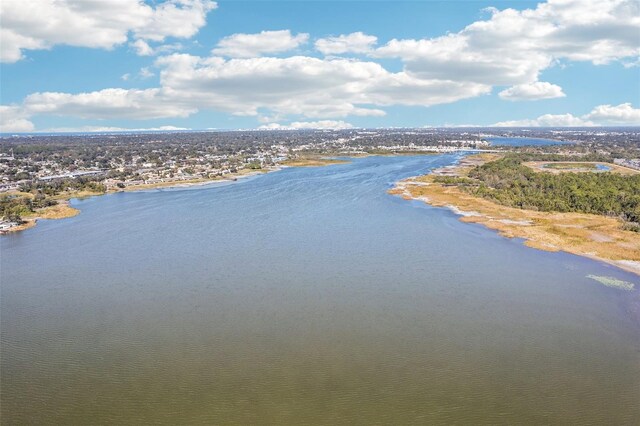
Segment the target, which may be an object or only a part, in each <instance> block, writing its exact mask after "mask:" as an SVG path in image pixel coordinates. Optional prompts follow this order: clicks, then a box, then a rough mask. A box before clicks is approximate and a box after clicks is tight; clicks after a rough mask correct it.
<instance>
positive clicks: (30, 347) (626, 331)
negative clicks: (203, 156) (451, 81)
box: [0, 155, 640, 425]
mask: <svg viewBox="0 0 640 426" xmlns="http://www.w3.org/2000/svg"><path fill="white" fill-rule="evenodd" d="M457 158H459V157H457V156H454V155H442V156H424V157H421V156H417V157H369V158H361V159H355V160H354V161H353V162H352V163H350V164H341V165H332V166H328V167H318V168H289V169H285V170H282V171H280V172H275V173H270V174H267V175H263V176H259V177H255V178H249V179H246V180H241V181H238V182H237V183H233V184H216V185H212V186H209V187H200V188H192V189H180V190H156V191H149V192H142V193H120V194H112V195H107V196H103V197H96V198H90V199H86V200H79V201H74V203H73V204H74V205H75V206H77V207H78V208H80V209H81V210H82V213H81V214H80V215H79V216H76V217H74V218H70V219H65V220H56V221H41V222H39V224H38V226H37V227H35V228H33V229H31V230H28V231H26V232H23V233H18V234H15V235H11V236H7V237H2V238H1V239H0V248H1V252H0V253H1V259H0V267H1V269H0V279H1V292H2V293H1V296H2V297H1V301H0V303H1V312H0V315H1V331H2V334H1V338H2V340H1V343H2V346H1V361H0V367H1V373H2V376H1V377H2V382H1V390H2V394H1V397H2V401H1V402H2V404H1V409H2V423H3V424H7V425H10V424H89V423H91V424H106V423H111V424H143V423H144V424H220V423H224V424H229V423H236V424H256V423H263V424H264V423H277V424H283V423H289V424H301V423H302V424H304V423H307V424H344V423H348V424H426V423H430V424H433V423H448V424H451V423H454V424H525V423H533V424H539V423H546V424H637V423H638V421H639V420H640V406H639V405H638V400H639V399H640V335H639V334H638V324H637V323H636V322H634V320H633V318H632V316H631V315H630V314H629V312H628V309H629V301H630V300H632V299H633V298H634V297H635V296H637V288H638V287H640V286H639V285H638V279H637V277H635V276H633V275H631V274H628V273H625V272H623V271H621V270H618V269H615V268H613V267H610V266H608V265H605V264H602V263H598V262H593V261H590V260H587V259H584V258H580V257H576V256H572V255H568V254H563V253H547V252H542V251H536V250H533V249H529V248H526V247H524V246H523V245H522V244H521V242H520V241H517V240H508V239H505V238H502V237H499V236H498V235H497V234H496V233H494V232H493V231H490V230H487V229H485V228H483V227H481V226H478V225H469V224H464V223H461V222H459V221H458V220H457V217H456V216H455V215H454V214H452V213H450V212H449V211H447V210H444V209H436V208H431V207H429V206H427V205H425V204H424V203H421V202H410V201H405V200H403V199H401V198H399V197H394V196H391V195H388V194H387V193H386V190H387V189H389V188H390V187H391V186H392V185H393V183H394V182H395V181H397V180H399V179H402V178H405V177H409V176H414V175H417V174H420V173H425V172H426V171H428V170H429V169H431V168H434V167H439V166H443V165H447V164H450V163H451V162H452V161H455V160H456V159H457ZM587 275H596V276H606V277H613V278H616V279H619V280H623V281H628V282H632V283H635V284H636V290H633V291H621V290H619V289H616V288H611V287H607V286H604V285H602V284H600V283H598V282H597V281H595V280H592V279H590V278H587Z"/></svg>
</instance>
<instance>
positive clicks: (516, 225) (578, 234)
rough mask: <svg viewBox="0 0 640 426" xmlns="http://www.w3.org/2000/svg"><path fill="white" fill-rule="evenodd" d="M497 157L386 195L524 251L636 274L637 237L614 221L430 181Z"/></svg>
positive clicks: (482, 158)
mask: <svg viewBox="0 0 640 426" xmlns="http://www.w3.org/2000/svg"><path fill="white" fill-rule="evenodd" d="M497 158H498V156H497V155H489V154H480V155H472V156H469V157H465V158H464V159H463V160H462V161H461V162H460V163H459V164H458V165H455V166H449V167H445V168H443V169H438V170H434V171H433V173H432V174H429V175H424V176H418V177H413V178H409V179H405V180H402V181H400V182H398V183H397V184H396V186H395V187H394V188H393V189H391V190H390V191H389V193H391V194H395V195H399V196H402V197H403V198H405V199H408V200H421V201H424V202H426V203H428V204H430V205H433V206H436V207H446V208H448V209H450V210H452V211H454V212H455V213H457V214H459V215H460V220H461V221H463V222H470V223H480V224H482V225H484V226H486V227H488V228H490V229H494V230H496V231H498V233H499V234H500V235H502V236H505V237H508V238H523V239H525V245H527V246H529V247H533V248H537V249H540V250H546V251H565V252H568V253H572V254H576V255H579V256H585V257H589V258H592V259H595V260H599V261H603V262H606V263H609V264H611V265H614V266H616V267H618V268H621V269H624V270H626V271H628V272H632V273H634V274H636V275H639V276H640V237H639V235H638V233H636V232H632V231H626V230H622V229H621V222H620V221H619V220H617V219H615V218H610V217H606V216H600V215H592V214H583V213H551V212H540V211H532V210H522V209H517V208H512V207H506V206H503V205H500V204H496V203H494V202H492V201H489V200H487V199H484V198H480V197H476V196H474V195H471V194H469V193H467V192H465V191H463V190H462V189H460V188H458V187H457V186H456V185H447V184H443V183H439V182H436V181H435V177H436V176H439V175H440V176H442V175H445V176H458V177H463V176H466V175H467V174H468V172H469V170H471V168H473V167H474V166H476V165H479V164H483V163H485V162H488V161H491V160H495V159H497Z"/></svg>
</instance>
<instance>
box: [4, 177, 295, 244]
mask: <svg viewBox="0 0 640 426" xmlns="http://www.w3.org/2000/svg"><path fill="white" fill-rule="evenodd" d="M282 169H283V167H280V166H277V167H273V168H269V169H266V170H251V171H248V172H245V173H233V174H231V175H232V176H229V177H219V178H214V179H205V178H203V179H192V180H185V181H175V182H158V183H150V184H142V185H135V186H133V187H125V188H122V189H119V190H107V191H105V192H75V193H68V194H58V195H56V196H54V197H52V198H53V199H56V200H57V201H58V204H56V205H55V206H50V207H45V208H43V209H39V210H37V211H35V212H33V213H32V214H30V215H29V216H26V217H24V218H23V220H24V221H25V222H24V223H22V224H20V225H18V226H14V227H12V228H11V229H8V230H6V231H3V232H2V233H0V236H1V235H8V234H12V233H15V232H20V231H24V230H27V229H31V228H33V227H35V226H36V225H37V224H38V221H39V220H41V219H47V220H55V219H67V218H70V217H74V216H77V215H79V214H80V210H79V209H77V208H75V207H72V206H71V203H70V202H71V200H72V199H83V198H89V197H99V196H103V195H108V194H117V193H120V192H138V191H149V190H154V189H172V188H190V187H196V186H205V185H209V184H213V183H224V182H236V181H238V180H240V179H244V178H248V177H252V176H257V175H262V174H267V173H270V172H276V171H278V170H282ZM247 170H248V169H247Z"/></svg>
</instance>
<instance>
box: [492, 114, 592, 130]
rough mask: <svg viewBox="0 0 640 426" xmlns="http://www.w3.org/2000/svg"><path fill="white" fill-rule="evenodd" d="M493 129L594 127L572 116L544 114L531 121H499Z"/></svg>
mask: <svg viewBox="0 0 640 426" xmlns="http://www.w3.org/2000/svg"><path fill="white" fill-rule="evenodd" d="M493 126H495V127H585V126H595V124H594V123H592V122H591V121H585V120H583V119H582V118H580V117H576V116H574V115H572V114H544V115H541V116H540V117H538V118H535V119H533V120H513V121H501V122H499V123H496V124H494V125H493Z"/></svg>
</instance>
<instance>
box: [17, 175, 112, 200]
mask: <svg viewBox="0 0 640 426" xmlns="http://www.w3.org/2000/svg"><path fill="white" fill-rule="evenodd" d="M20 190H21V191H22V192H31V193H34V194H35V193H41V194H44V195H47V196H54V195H58V194H61V193H63V192H69V191H71V192H80V191H87V192H99V193H100V192H105V191H106V187H105V186H104V184H102V183H101V182H99V181H98V180H96V179H95V178H85V177H78V178H75V179H56V180H53V181H48V182H44V181H34V182H27V183H24V184H22V185H21V186H20Z"/></svg>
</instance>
